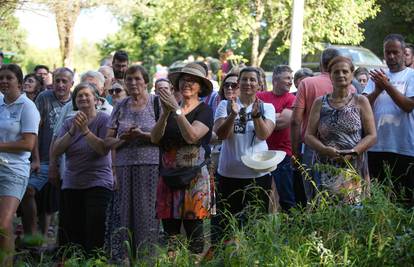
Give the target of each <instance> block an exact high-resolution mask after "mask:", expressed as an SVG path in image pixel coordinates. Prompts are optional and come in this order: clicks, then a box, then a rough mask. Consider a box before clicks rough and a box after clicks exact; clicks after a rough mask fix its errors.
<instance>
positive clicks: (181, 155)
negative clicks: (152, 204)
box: [156, 103, 215, 219]
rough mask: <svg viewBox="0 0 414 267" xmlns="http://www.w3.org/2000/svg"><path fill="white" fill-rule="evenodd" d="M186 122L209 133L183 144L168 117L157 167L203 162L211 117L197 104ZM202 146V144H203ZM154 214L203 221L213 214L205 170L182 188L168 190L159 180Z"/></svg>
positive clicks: (211, 187)
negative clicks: (203, 126)
mask: <svg viewBox="0 0 414 267" xmlns="http://www.w3.org/2000/svg"><path fill="white" fill-rule="evenodd" d="M186 118H187V119H188V121H189V122H190V123H192V122H193V121H195V120H197V121H200V122H201V123H203V124H204V125H206V126H207V127H208V128H209V132H208V133H207V134H206V135H205V136H204V137H203V138H202V139H201V140H200V142H199V143H197V144H187V143H186V142H185V140H184V139H183V137H182V135H181V132H180V130H179V128H178V125H177V123H176V121H175V119H174V118H173V115H170V117H169V118H168V122H167V126H166V129H165V134H164V136H163V138H162V140H161V162H160V164H161V168H164V169H171V168H180V167H190V166H196V165H199V164H201V163H202V162H203V161H204V160H205V157H204V155H205V150H204V148H203V147H205V144H208V141H209V140H210V138H211V131H212V127H213V114H212V111H211V109H210V108H209V107H208V106H207V105H206V104H205V103H200V104H199V105H198V106H197V107H196V108H195V109H194V110H192V111H191V112H190V113H188V114H187V115H186ZM203 144H204V145H203ZM156 213H157V218H159V219H205V218H208V217H209V216H210V215H211V214H214V213H215V204H214V181H213V180H212V177H210V175H209V172H208V170H207V167H206V166H204V167H202V168H201V170H200V172H198V173H197V175H196V176H195V177H194V179H193V180H192V181H191V182H190V184H189V185H188V186H187V187H185V188H182V189H173V188H170V187H169V186H168V185H167V184H166V183H165V182H164V178H163V177H160V179H159V181H158V187H157V202H156Z"/></svg>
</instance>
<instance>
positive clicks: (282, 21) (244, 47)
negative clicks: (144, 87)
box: [100, 0, 379, 64]
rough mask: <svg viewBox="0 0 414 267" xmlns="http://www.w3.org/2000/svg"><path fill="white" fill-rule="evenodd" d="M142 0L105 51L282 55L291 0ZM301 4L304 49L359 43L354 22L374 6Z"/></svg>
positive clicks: (353, 1) (162, 57)
mask: <svg viewBox="0 0 414 267" xmlns="http://www.w3.org/2000/svg"><path fill="white" fill-rule="evenodd" d="M147 3H148V4H147V8H148V9H150V10H151V12H148V10H147V12H145V13H143V12H137V13H135V15H133V21H132V22H124V24H123V27H122V30H121V31H120V32H119V33H118V34H117V35H115V36H113V37H111V38H109V39H107V40H106V41H105V42H104V43H103V44H102V45H101V46H100V48H101V51H102V52H103V53H104V54H105V53H108V52H112V51H111V50H110V48H111V49H112V48H115V47H117V48H120V47H122V48H124V49H126V50H128V51H130V52H131V53H133V54H134V55H135V56H136V57H137V58H136V59H139V60H142V61H144V63H145V62H152V61H154V60H155V62H160V63H164V64H171V63H172V61H173V60H175V59H177V56H182V55H188V54H190V53H192V54H194V53H198V52H209V53H210V54H208V55H211V56H216V55H217V54H218V53H219V52H220V51H223V50H224V49H225V48H232V49H233V50H235V52H236V54H241V55H243V56H244V57H247V56H251V55H253V52H255V53H257V55H258V57H259V59H258V61H259V63H260V62H261V59H262V58H261V57H263V56H264V55H266V54H268V55H270V56H273V57H274V56H278V57H279V59H278V60H279V62H280V61H283V60H285V59H286V56H285V53H286V51H287V49H288V48H289V46H290V44H289V42H290V40H289V37H290V24H291V16H292V14H291V11H292V0H282V1H273V0H262V1H249V0H225V1H223V0H211V1H200V0H189V1H180V0H158V1H147ZM305 6H306V7H305V18H304V26H305V29H304V39H303V40H304V49H303V53H304V54H305V53H307V52H310V51H313V50H314V49H315V48H316V46H317V43H318V42H331V43H341V44H359V43H360V42H361V41H362V40H363V30H362V29H361V28H360V27H359V24H360V23H362V22H363V21H365V20H366V19H367V18H369V17H373V16H375V15H376V13H377V12H378V10H379V9H378V6H377V5H376V4H375V0H368V1H365V0H345V1H343V0H329V1H319V0H308V1H306V3H305ZM235 7H237V8H235ZM177 14H179V15H177ZM349 14H352V16H350V15H349ZM255 36H259V42H260V43H259V47H257V48H255V47H252V40H253V39H254V38H255ZM144 37H145V38H144ZM143 42H145V44H143ZM255 49H257V51H255ZM201 54H202V53H201ZM202 55H203V54H202ZM280 55H284V56H282V57H280ZM183 58H184V57H183V56H182V57H181V59H183ZM273 64H275V62H273Z"/></svg>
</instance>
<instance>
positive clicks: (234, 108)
mask: <svg viewBox="0 0 414 267" xmlns="http://www.w3.org/2000/svg"><path fill="white" fill-rule="evenodd" d="M229 105H230V110H231V114H234V115H237V114H239V105H238V104H237V103H236V101H234V100H229Z"/></svg>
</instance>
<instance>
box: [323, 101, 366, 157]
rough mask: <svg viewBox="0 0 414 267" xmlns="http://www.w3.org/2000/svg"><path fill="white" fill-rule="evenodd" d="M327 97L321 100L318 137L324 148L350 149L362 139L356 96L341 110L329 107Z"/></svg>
mask: <svg viewBox="0 0 414 267" xmlns="http://www.w3.org/2000/svg"><path fill="white" fill-rule="evenodd" d="M328 96H329V95H325V96H324V97H323V98H322V107H321V112H320V119H319V126H318V135H319V140H320V141H321V142H322V143H323V144H324V145H326V146H332V147H334V148H336V149H352V148H354V147H355V146H356V145H357V144H358V142H359V141H360V140H361V139H362V121H361V116H360V108H359V107H358V106H357V104H356V98H357V97H356V96H355V95H352V97H351V99H350V100H349V101H348V103H347V104H346V105H345V106H343V107H341V108H334V107H332V106H331V105H330V103H329V99H328Z"/></svg>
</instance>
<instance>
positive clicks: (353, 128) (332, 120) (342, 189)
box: [313, 94, 369, 203]
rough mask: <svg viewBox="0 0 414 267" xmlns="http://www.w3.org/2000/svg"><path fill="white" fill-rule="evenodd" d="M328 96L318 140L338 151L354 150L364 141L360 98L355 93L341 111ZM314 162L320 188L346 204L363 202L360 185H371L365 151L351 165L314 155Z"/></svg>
mask: <svg viewBox="0 0 414 267" xmlns="http://www.w3.org/2000/svg"><path fill="white" fill-rule="evenodd" d="M328 97H329V95H325V96H323V98H322V106H321V111H320V119H319V126H318V138H319V140H320V141H321V142H322V143H323V144H324V145H326V146H331V147H334V148H336V149H338V150H343V149H352V148H354V147H355V146H356V145H357V144H358V143H359V142H360V141H361V139H362V138H363V125H362V120H361V115H360V108H359V106H358V104H357V102H356V101H357V96H356V95H355V94H353V95H352V97H351V99H350V100H349V101H348V103H347V104H345V106H343V107H340V108H335V107H333V106H332V105H331V104H330V103H329V99H328ZM313 163H314V170H316V172H315V175H316V176H317V177H319V182H320V185H321V186H322V187H323V188H325V189H326V190H328V192H330V193H332V194H334V195H336V196H339V198H340V199H342V201H344V202H345V203H356V202H359V201H360V200H361V194H362V185H363V183H361V182H362V181H365V182H367V183H368V182H369V173H368V163H367V154H366V152H364V153H362V154H361V155H358V156H355V157H353V158H352V159H351V160H349V161H348V162H344V161H341V160H339V161H338V160H334V159H331V158H329V157H326V156H322V155H319V154H315V155H314V160H313ZM350 165H352V166H350ZM350 174H351V175H350Z"/></svg>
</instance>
